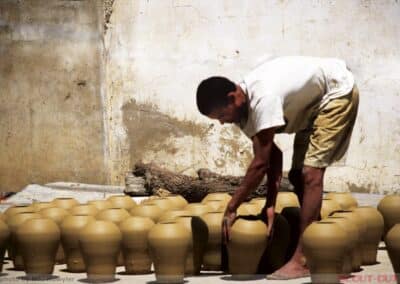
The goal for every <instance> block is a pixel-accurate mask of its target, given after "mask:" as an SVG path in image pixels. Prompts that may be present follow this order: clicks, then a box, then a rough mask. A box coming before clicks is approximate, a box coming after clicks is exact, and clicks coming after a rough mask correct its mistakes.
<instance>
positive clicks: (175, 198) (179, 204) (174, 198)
mask: <svg viewBox="0 0 400 284" xmlns="http://www.w3.org/2000/svg"><path fill="white" fill-rule="evenodd" d="M166 198H167V199H168V200H169V201H171V202H172V203H173V207H174V208H176V209H182V208H185V207H186V205H188V202H187V201H186V199H185V198H183V197H182V195H179V194H172V195H168V196H167V197H166Z"/></svg>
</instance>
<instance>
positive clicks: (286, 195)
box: [275, 191, 300, 213]
mask: <svg viewBox="0 0 400 284" xmlns="http://www.w3.org/2000/svg"><path fill="white" fill-rule="evenodd" d="M275 204H276V205H275V212H277V213H281V212H282V210H283V208H285V207H300V203H299V199H298V198H297V195H296V194H295V193H293V192H289V191H280V192H278V194H277V196H276V203H275Z"/></svg>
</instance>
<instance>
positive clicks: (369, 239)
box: [354, 206, 384, 264]
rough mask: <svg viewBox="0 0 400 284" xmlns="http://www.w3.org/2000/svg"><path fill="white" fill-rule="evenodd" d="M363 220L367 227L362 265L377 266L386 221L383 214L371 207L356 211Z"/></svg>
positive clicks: (363, 207)
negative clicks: (377, 256)
mask: <svg viewBox="0 0 400 284" xmlns="http://www.w3.org/2000/svg"><path fill="white" fill-rule="evenodd" d="M354 211H355V212H356V213H358V214H359V215H360V216H361V217H362V218H364V223H365V225H366V226H367V230H366V233H365V236H364V238H365V246H364V247H363V249H362V263H363V264H376V263H377V262H376V255H377V252H378V246H379V242H380V240H381V239H382V235H383V229H384V221H383V217H382V214H381V213H379V211H378V210H377V209H376V208H374V207H371V206H361V207H357V208H355V209H354Z"/></svg>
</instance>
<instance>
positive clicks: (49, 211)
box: [39, 198, 74, 264]
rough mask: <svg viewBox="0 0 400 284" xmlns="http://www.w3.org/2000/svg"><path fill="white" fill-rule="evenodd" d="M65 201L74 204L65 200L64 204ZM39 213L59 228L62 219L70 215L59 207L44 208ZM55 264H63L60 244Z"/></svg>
mask: <svg viewBox="0 0 400 284" xmlns="http://www.w3.org/2000/svg"><path fill="white" fill-rule="evenodd" d="M68 199H69V198H68ZM67 201H68V202H71V203H74V201H71V200H65V202H67ZM64 206H65V205H64ZM39 213H40V214H41V215H42V216H43V217H45V218H50V219H52V220H53V221H54V222H56V224H57V225H58V226H59V227H60V226H61V223H62V221H63V220H64V218H65V217H67V216H68V215H70V213H69V212H68V211H67V210H66V209H64V208H60V207H51V208H46V209H43V210H40V211H39ZM56 262H57V263H59V264H64V263H65V255H64V250H63V248H62V245H61V242H60V246H59V248H58V251H57V255H56Z"/></svg>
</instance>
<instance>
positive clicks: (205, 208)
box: [185, 202, 213, 216]
mask: <svg viewBox="0 0 400 284" xmlns="http://www.w3.org/2000/svg"><path fill="white" fill-rule="evenodd" d="M185 210H186V211H189V213H190V215H193V216H201V215H203V214H205V213H207V212H211V211H213V209H212V208H211V207H210V206H209V205H207V204H205V203H197V202H195V203H189V204H188V205H187V206H186V207H185Z"/></svg>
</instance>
